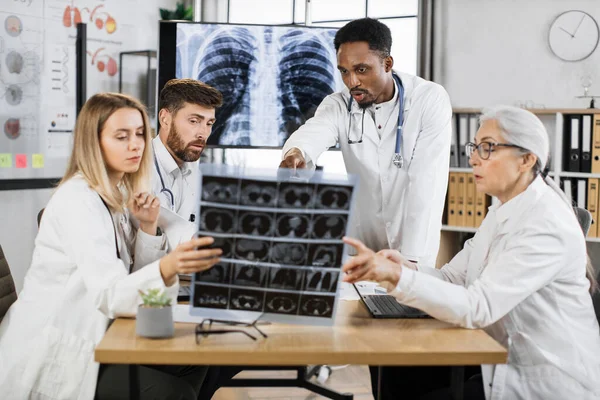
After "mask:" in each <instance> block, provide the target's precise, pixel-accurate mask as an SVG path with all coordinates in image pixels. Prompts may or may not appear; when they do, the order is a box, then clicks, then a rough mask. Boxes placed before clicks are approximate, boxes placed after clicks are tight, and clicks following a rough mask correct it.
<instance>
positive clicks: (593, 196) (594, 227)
mask: <svg viewBox="0 0 600 400" xmlns="http://www.w3.org/2000/svg"><path fill="white" fill-rule="evenodd" d="M598 183H599V180H598V178H590V179H588V197H587V210H588V211H589V212H590V214H592V223H591V225H590V230H589V231H588V236H589V237H597V236H598V223H597V222H598Z"/></svg>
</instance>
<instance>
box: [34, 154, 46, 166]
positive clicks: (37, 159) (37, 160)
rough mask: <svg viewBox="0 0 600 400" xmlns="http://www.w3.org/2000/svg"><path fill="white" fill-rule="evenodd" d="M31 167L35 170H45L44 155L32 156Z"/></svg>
mask: <svg viewBox="0 0 600 400" xmlns="http://www.w3.org/2000/svg"><path fill="white" fill-rule="evenodd" d="M31 166H32V167H33V168H44V155H43V154H32V155H31Z"/></svg>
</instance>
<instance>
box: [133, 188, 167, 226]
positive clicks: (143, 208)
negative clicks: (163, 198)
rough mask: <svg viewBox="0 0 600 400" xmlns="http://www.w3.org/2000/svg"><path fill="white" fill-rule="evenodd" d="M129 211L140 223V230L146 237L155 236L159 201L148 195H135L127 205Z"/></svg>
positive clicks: (143, 193) (146, 193)
mask: <svg viewBox="0 0 600 400" xmlns="http://www.w3.org/2000/svg"><path fill="white" fill-rule="evenodd" d="M129 211H131V214H132V215H133V216H134V217H135V219H137V220H138V221H139V223H140V229H141V230H142V231H144V232H145V233H147V234H148V235H152V236H156V228H157V226H158V213H159V211H160V200H159V199H158V197H156V196H154V195H152V194H150V193H148V192H142V193H136V194H134V195H133V197H132V198H131V201H130V203H129Z"/></svg>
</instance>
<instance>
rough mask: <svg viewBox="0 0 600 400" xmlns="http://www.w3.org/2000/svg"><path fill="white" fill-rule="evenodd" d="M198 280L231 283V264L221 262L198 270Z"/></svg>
mask: <svg viewBox="0 0 600 400" xmlns="http://www.w3.org/2000/svg"><path fill="white" fill-rule="evenodd" d="M195 278H196V280H199V281H202V282H210V283H223V284H229V281H230V264H228V263H219V264H216V265H214V266H213V267H212V268H210V269H207V270H205V271H201V272H197V273H196V276H195Z"/></svg>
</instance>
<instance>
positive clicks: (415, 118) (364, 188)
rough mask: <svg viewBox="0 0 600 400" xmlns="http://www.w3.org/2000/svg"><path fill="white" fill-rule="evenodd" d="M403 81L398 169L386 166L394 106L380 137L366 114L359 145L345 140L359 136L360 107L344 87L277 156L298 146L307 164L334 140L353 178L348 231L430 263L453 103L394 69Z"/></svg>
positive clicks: (436, 89) (439, 220)
mask: <svg viewBox="0 0 600 400" xmlns="http://www.w3.org/2000/svg"><path fill="white" fill-rule="evenodd" d="M398 76H399V77H400V80H401V81H402V84H403V86H404V99H405V100H404V130H403V132H404V133H403V137H404V143H403V147H402V156H403V158H404V167H403V168H400V169H399V168H397V167H396V166H394V165H393V164H392V158H393V155H394V149H395V143H396V128H397V125H398V124H397V121H398V112H399V107H398V106H396V107H395V110H394V112H393V113H392V115H391V117H390V121H392V122H393V123H387V124H386V127H385V129H384V130H383V132H382V135H381V138H380V137H379V134H378V133H377V128H376V126H375V123H374V121H373V118H372V117H371V116H370V115H369V113H366V114H365V119H364V137H363V141H362V143H357V144H348V122H349V118H350V117H351V118H353V120H352V132H351V133H350V137H351V138H352V140H357V138H359V137H360V134H361V131H360V130H361V117H362V110H361V109H360V107H359V106H358V105H357V104H356V102H353V103H352V111H351V114H352V115H351V116H350V115H349V113H348V108H347V107H348V106H347V104H348V100H349V96H350V94H349V91H348V89H345V90H343V91H342V92H339V93H334V94H332V95H329V96H327V97H326V98H325V99H324V100H323V102H322V103H321V104H320V105H319V107H318V108H317V110H316V112H315V115H314V117H313V118H311V119H309V120H308V121H306V123H305V124H304V125H303V126H302V127H300V128H299V129H298V130H297V131H296V132H294V133H293V134H292V135H291V136H290V138H289V139H288V140H287V142H286V143H285V146H284V148H283V155H285V153H287V152H288V151H289V150H290V149H292V148H294V147H297V148H299V149H301V150H302V151H303V152H304V154H305V156H306V159H307V161H308V162H309V167H311V166H312V167H314V163H315V162H316V160H317V159H318V158H319V155H320V154H321V153H322V152H324V151H325V150H327V149H328V148H330V147H332V146H335V145H336V143H339V145H340V149H341V151H342V154H343V157H344V162H345V164H346V169H347V171H348V172H349V173H354V174H357V175H358V176H359V178H360V183H359V184H360V187H359V190H358V198H357V199H358V201H357V203H356V207H355V210H354V212H355V218H354V221H353V222H352V224H353V226H351V234H352V235H353V236H356V237H358V238H359V239H361V240H363V241H364V242H365V244H367V245H368V246H369V247H370V248H372V249H375V250H380V249H384V248H391V249H398V250H400V251H401V252H402V253H403V254H405V255H406V256H407V257H408V258H409V259H411V260H417V261H419V262H420V263H425V264H429V265H433V264H435V259H436V256H437V252H438V248H439V241H440V230H441V224H442V213H443V210H444V201H445V197H446V189H447V185H448V165H449V157H450V139H451V131H452V129H451V119H452V108H451V106H450V100H449V98H448V94H447V93H446V91H445V90H444V88H443V87H441V86H440V85H438V84H436V83H433V82H429V81H426V80H424V79H421V78H419V77H416V76H412V75H408V74H402V73H399V74H398ZM396 93H397V89H396Z"/></svg>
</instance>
